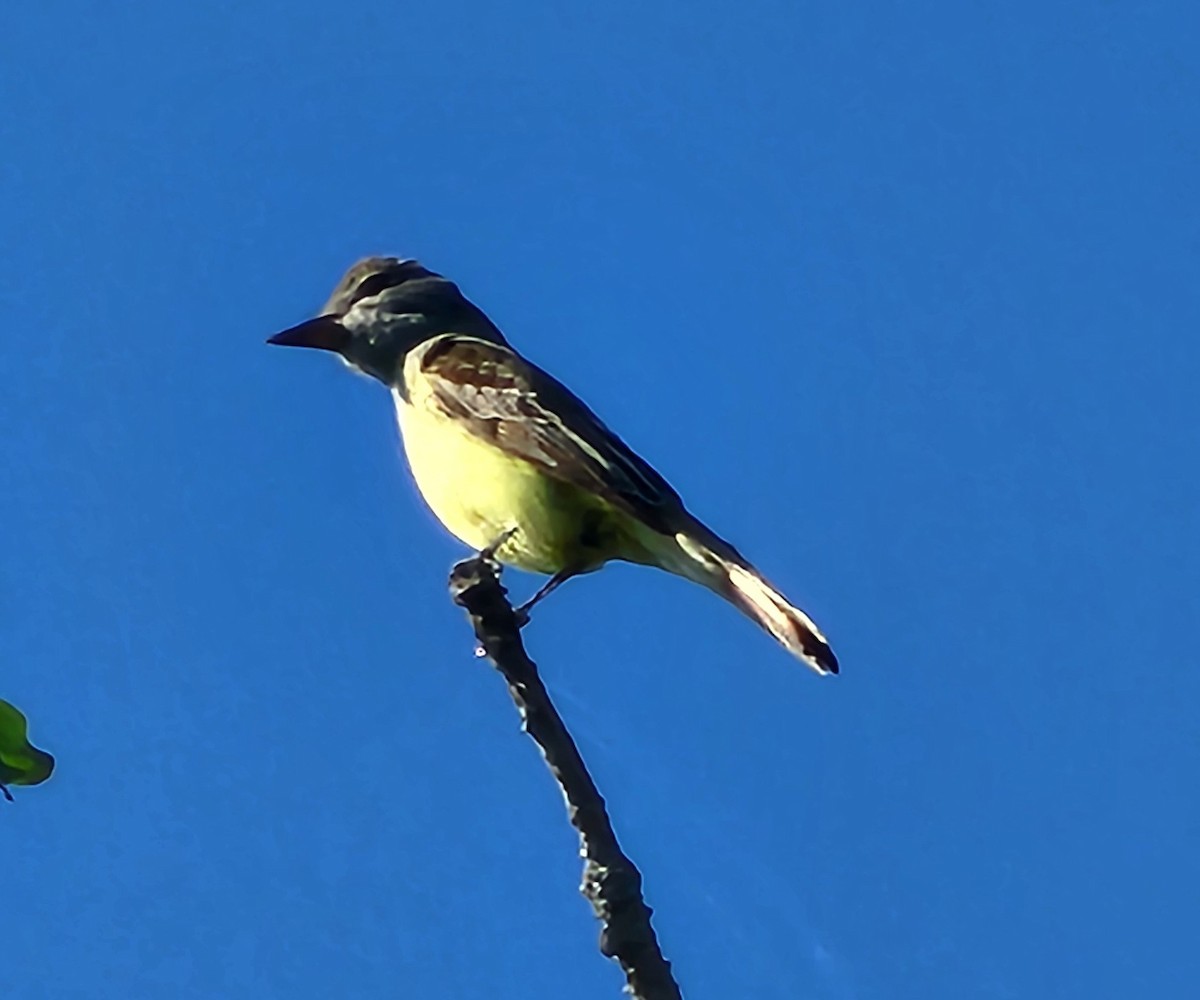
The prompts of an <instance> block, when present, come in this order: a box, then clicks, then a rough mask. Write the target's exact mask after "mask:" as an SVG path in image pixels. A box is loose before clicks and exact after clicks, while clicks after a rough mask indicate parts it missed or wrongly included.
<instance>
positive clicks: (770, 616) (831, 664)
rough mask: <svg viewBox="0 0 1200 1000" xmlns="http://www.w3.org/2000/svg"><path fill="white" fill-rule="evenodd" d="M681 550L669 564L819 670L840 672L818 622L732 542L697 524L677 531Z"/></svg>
mask: <svg viewBox="0 0 1200 1000" xmlns="http://www.w3.org/2000/svg"><path fill="white" fill-rule="evenodd" d="M675 541H676V542H677V543H678V545H679V548H680V550H681V555H682V557H683V558H681V559H680V560H679V561H678V564H677V565H672V566H670V567H669V568H670V569H672V570H674V571H675V572H676V573H679V574H680V575H681V576H686V577H687V578H688V579H690V580H694V581H695V582H697V583H702V584H704V586H706V587H708V588H709V589H710V590H712V591H714V592H715V593H717V594H720V595H721V596H722V597H724V598H725V600H727V601H729V603H730V604H732V605H733V606H734V607H736V608H737V609H738V610H739V611H741V612H742V614H744V615H745V616H746V617H747V618H749V619H750V620H751V621H754V622H757V623H758V625H759V626H761V627H762V628H764V629H766V631H768V632H770V633H771V635H773V636H774V637H775V638H776V639H777V640H778V641H779V643H780V645H782V646H783V647H784V649H786V650H787V651H788V652H789V653H791V654H792V655H793V656H795V657H796V658H797V659H799V660H802V661H803V662H804V663H806V664H808V666H810V667H812V668H813V670H815V671H816V672H817V673H819V674H836V673H837V672H838V661H837V657H836V656H834V655H833V650H832V649H830V648H829V643H828V642H826V640H825V636H823V635H822V634H821V630H820V629H819V628H817V626H816V623H815V622H814V621H813V620H812V619H811V618H809V617H808V615H806V614H805V613H804V612H803V611H801V610H800V609H799V608H797V607H796V606H795V605H793V604H791V603H789V602H788V600H787V598H786V597H784V596H783V595H782V594H781V593H780V592H779V591H778V590H776V589H775V588H774V587H773V586H771V584H770V583H768V582H767V581H766V579H764V578H763V575H762V574H761V573H759V572H758V570H756V569H755V568H754V567H753V566H751V565H750V563H748V562H747V561H746V560H745V559H744V558H743V557H742V555H741V554H740V553H739V552H738V551H737V550H736V549H735V548H734V547H733V546H732V545H730V544H729V543H728V542H725V541H723V540H722V539H720V538H718V537H717V536H716V535H715V534H713V533H712V532H711V531H709V530H708V529H707V528H704V527H703V526H702V525H699V524H698V525H697V528H696V529H695V530H691V531H686V532H683V531H681V532H679V533H678V534H676V536H675Z"/></svg>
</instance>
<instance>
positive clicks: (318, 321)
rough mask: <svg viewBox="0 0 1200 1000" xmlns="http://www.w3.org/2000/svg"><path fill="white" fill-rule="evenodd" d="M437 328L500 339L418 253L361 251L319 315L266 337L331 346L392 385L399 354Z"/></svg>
mask: <svg viewBox="0 0 1200 1000" xmlns="http://www.w3.org/2000/svg"><path fill="white" fill-rule="evenodd" d="M441 333H465V334H470V335H472V336H476V337H481V338H483V339H485V340H491V341H493V342H495V343H501V344H502V343H504V342H505V341H504V337H503V336H502V335H501V333H500V331H499V330H497V329H496V327H495V326H494V325H493V324H492V322H491V321H490V320H489V319H488V318H487V317H486V316H485V315H484V314H483V313H482V312H481V311H480V310H479V309H478V308H477V307H476V306H474V305H473V304H472V303H471V302H469V301H468V300H467V298H466V297H465V296H464V295H463V294H462V292H460V291H459V290H458V286H457V285H455V284H454V282H452V281H448V280H446V279H445V278H443V277H442V276H441V275H440V274H435V273H434V272H433V271H430V270H429V269H428V268H426V267H423V266H422V265H421V264H419V263H418V262H417V261H415V260H401V259H399V258H397V257H366V258H364V259H363V260H360V261H359V262H358V263H357V264H355V265H354V266H353V267H351V268H350V270H349V271H347V272H346V273H345V275H344V276H343V277H342V280H341V281H339V282H338V284H337V287H336V288H334V290H333V294H332V295H330V296H329V301H328V302H326V303H325V307H324V308H323V309H322V310H321V314H320V315H319V316H317V317H316V318H315V319H310V320H307V321H306V322H304V323H301V324H300V325H299V326H293V327H291V328H290V329H287V330H284V331H283V332H282V333H277V334H275V336H273V337H271V338H270V339H269V340H268V341H267V343H268V344H280V345H282V346H284V347H315V348H318V349H320V350H323V351H332V352H334V353H335V354H338V355H340V356H341V357H342V359H343V360H344V361H345V362H346V363H347V364H348V365H350V367H352V368H355V369H357V370H358V371H361V372H365V373H366V374H367V375H371V376H373V377H374V378H377V379H379V381H380V382H382V383H384V385H388V386H390V385H393V384H396V383H397V382H398V381H399V378H400V371H401V366H402V365H403V362H404V356H405V355H406V354H407V353H408V352H409V351H410V350H412V348H414V347H416V346H417V344H420V343H422V342H424V341H426V340H428V339H429V338H430V337H435V336H437V335H438V334H441Z"/></svg>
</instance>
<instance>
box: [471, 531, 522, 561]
mask: <svg viewBox="0 0 1200 1000" xmlns="http://www.w3.org/2000/svg"><path fill="white" fill-rule="evenodd" d="M518 530H519V529H518V528H517V527H516V526H515V525H514V526H513V527H511V528H509V529H508V530H507V531H506V532H504V534H502V535H501V536H500V537H499V538H497V539H496V540H495V541H494V542H492V543H491V544H490V545H485V546H484V547H483V548H482V549H480V550H479V556H478V558H479V559H480V560H482V561H483V562H486V563H492V564H493V565H497V567H498V563H497V560H496V551H497V550H498V549H499V548H500V546H501V545H503V544H504V543H505V542H507V541H508V540H509V539H510V538H512V536H513V535H515V534H516V533H517V531H518Z"/></svg>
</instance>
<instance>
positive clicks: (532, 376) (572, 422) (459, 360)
mask: <svg viewBox="0 0 1200 1000" xmlns="http://www.w3.org/2000/svg"><path fill="white" fill-rule="evenodd" d="M422 351H423V353H422V355H421V357H420V368H421V373H422V375H423V376H424V377H425V379H426V380H427V382H428V384H429V386H430V389H431V394H432V397H433V399H434V400H435V402H436V404H437V405H438V406H439V407H441V408H442V410H443V411H444V412H445V413H446V414H448V415H449V416H452V417H454V418H455V419H456V420H459V421H462V422H463V423H464V424H465V425H466V426H467V427H468V428H469V429H470V430H471V432H472V433H473V434H477V435H478V436H479V437H481V438H484V439H485V440H487V441H490V442H492V443H493V444H495V445H496V446H497V447H499V448H502V449H504V450H505V451H507V452H508V453H510V454H512V455H515V456H517V457H519V458H523V459H525V460H526V461H528V462H532V463H533V464H534V465H537V466H538V467H540V468H542V469H544V470H545V471H546V472H547V473H548V474H549V475H551V476H554V477H556V478H558V479H561V480H564V481H566V482H569V483H572V484H574V485H575V486H578V487H580V488H581V489H584V490H587V491H588V492H589V493H594V494H595V495H597V496H599V497H603V498H604V499H605V500H607V501H608V502H609V503H611V504H613V505H614V506H616V507H618V508H620V509H623V510H625V511H626V512H628V513H630V514H632V515H634V516H636V517H638V518H639V519H641V520H642V521H644V522H646V523H647V524H648V525H649V526H650V527H652V528H654V529H655V530H656V531H661V532H664V533H667V534H673V533H674V532H675V531H676V530H678V529H677V527H676V525H677V524H678V523H679V516H680V515H681V514H683V503H682V501H681V500H680V499H679V495H678V494H677V493H676V492H675V491H674V490H673V489H671V487H670V485H669V484H668V483H667V481H666V480H665V479H663V477H662V476H660V475H659V474H658V473H657V472H655V471H654V469H653V468H651V466H650V465H649V464H648V463H647V462H645V461H644V460H643V459H641V458H639V457H638V455H637V454H636V453H635V452H634V451H633V450H632V449H631V448H630V447H629V446H628V445H627V444H625V442H624V441H622V440H621V439H620V438H619V437H617V435H615V434H614V433H613V432H612V431H610V430H609V429H608V428H607V427H605V426H604V424H603V423H602V422H601V420H600V418H599V417H597V416H596V415H595V414H594V413H593V412H592V411H591V410H589V409H588V408H587V406H586V405H584V403H583V402H582V401H581V400H580V399H579V398H578V397H577V396H575V394H574V393H572V392H571V391H570V390H569V389H568V388H566V386H564V385H562V383H560V382H558V381H556V380H555V379H554V378H552V377H551V376H550V375H547V374H546V373H545V372H544V371H542V370H541V369H540V368H538V367H536V366H535V365H532V364H530V363H529V362H528V361H526V360H524V359H523V358H522V357H520V356H519V355H518V354H517V353H516V352H514V351H513V350H511V349H510V348H508V347H505V346H503V345H501V344H493V343H489V342H488V341H485V340H479V339H476V338H474V337H468V336H463V335H460V334H446V335H443V336H440V337H437V338H435V339H434V340H432V341H430V342H429V344H428V346H426V347H425V348H423V349H422Z"/></svg>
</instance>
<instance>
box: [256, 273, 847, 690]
mask: <svg viewBox="0 0 1200 1000" xmlns="http://www.w3.org/2000/svg"><path fill="white" fill-rule="evenodd" d="M267 342H268V343H269V344H276V345H281V346H287V347H307V348H316V349H319V350H323V351H329V352H332V353H334V354H337V355H339V356H340V357H341V359H342V360H343V361H344V362H345V363H346V364H347V365H349V366H350V367H351V368H352V369H355V370H357V371H358V372H361V373H363V374H365V375H368V376H370V377H372V378H374V379H376V380H377V381H379V382H381V383H383V385H384V386H386V387H387V388H388V389H389V390H390V392H391V394H392V397H393V399H394V402H395V408H396V415H397V419H398V423H399V426H400V435H401V438H402V440H403V444H404V450H405V453H406V456H407V459H408V464H409V467H410V469H411V471H412V475H413V478H414V480H415V482H416V485H417V488H418V490H419V492H420V493H421V495H422V497H423V498H424V500H425V502H426V503H427V504H428V506H429V507H430V509H431V510H432V511H433V513H434V514H435V515H436V516H437V518H438V519H439V520H440V521H441V522H442V524H443V525H444V526H445V527H446V528H447V529H448V530H449V531H450V533H451V534H453V535H454V536H455V537H457V538H458V539H459V540H460V541H462V542H463V543H465V544H466V545H468V546H470V547H471V548H473V549H475V550H477V551H479V552H481V553H484V554H486V555H487V556H490V557H493V558H494V559H495V560H496V561H497V562H499V563H501V564H504V565H511V566H515V567H517V568H518V569H522V570H526V571H530V572H533V573H540V574H545V575H547V576H548V577H549V579H548V580H547V582H546V583H545V585H543V586H542V587H541V588H540V589H539V590H538V591H537V592H536V593H535V594H534V596H533V597H532V598H531V599H530V600H529V601H528V602H527V603H526V604H524V605H522V606H521V607H520V608H519V609H517V610H518V611H519V612H520V616H521V621H522V622H527V621H528V620H529V612H530V611H531V610H532V608H533V607H534V605H536V604H538V603H539V602H540V601H541V600H543V599H544V598H545V597H546V596H547V595H549V594H550V593H551V592H552V591H554V590H555V589H556V588H557V587H558V586H560V585H561V584H562V583H564V582H565V581H567V580H569V579H570V578H572V577H574V576H578V575H580V574H583V573H589V572H592V571H594V570H598V569H600V568H601V567H602V566H604V565H605V564H606V563H608V562H611V561H613V560H622V561H626V562H631V563H637V564H641V565H645V566H654V567H658V568H659V569H663V570H666V571H668V572H670V573H674V574H676V575H678V576H681V577H684V578H685V579H687V580H690V581H692V582H694V583H698V584H701V585H702V586H704V587H706V588H708V589H709V590H711V591H713V592H714V593H716V594H717V595H719V596H720V597H722V598H724V599H725V600H726V601H728V602H729V603H730V604H732V605H733V606H734V607H735V608H737V609H738V610H739V611H741V612H742V613H743V614H744V615H746V616H747V617H748V618H750V619H751V620H752V621H754V622H755V623H756V624H757V625H759V626H760V627H761V628H763V629H764V630H766V631H767V632H768V633H769V634H770V635H772V636H774V638H775V639H776V640H778V642H779V643H780V644H781V645H782V646H783V647H784V648H785V649H786V650H787V651H788V652H790V653H791V654H793V655H794V656H795V657H796V658H798V659H799V660H801V661H802V662H803V663H805V664H807V665H808V666H809V667H811V668H812V669H813V670H815V671H816V672H817V673H819V674H836V673H837V672H838V661H837V657H835V656H834V653H833V650H832V649H831V648H830V646H829V643H828V642H827V641H826V639H825V636H824V635H822V634H821V631H820V629H818V628H817V626H816V624H815V623H814V622H813V620H812V619H811V618H810V617H809V616H808V615H807V614H805V612H803V611H802V610H800V608H798V607H796V606H795V605H793V604H792V603H791V602H789V601H788V600H787V598H786V597H784V596H783V594H781V593H780V592H779V590H778V589H776V588H775V587H774V586H773V585H772V584H771V583H769V582H768V581H767V579H766V578H765V577H764V576H763V575H762V574H761V573H760V572H759V571H758V570H757V569H755V568H754V566H753V565H752V564H751V563H750V562H749V561H748V560H747V559H746V558H745V557H744V556H743V555H742V554H741V553H740V552H738V550H737V549H735V548H734V547H733V546H732V545H731V544H730V543H729V542H727V541H725V540H724V539H723V538H721V537H720V536H719V535H717V534H716V533H715V532H713V531H712V530H711V529H709V528H708V527H706V526H705V525H704V524H703V523H702V522H701V521H700V520H699V519H698V518H696V517H695V516H694V515H693V514H691V513H690V512H689V511H688V510H687V508H686V507H685V506H684V504H683V501H682V500H681V499H680V497H679V494H678V493H676V492H675V490H674V489H672V488H671V486H670V485H669V484H668V483H667V481H666V480H665V479H664V478H663V477H662V476H661V475H660V474H659V473H658V472H657V471H655V469H654V468H653V467H652V466H651V465H650V464H649V463H648V462H646V461H645V460H644V459H643V458H641V457H640V456H639V455H638V454H637V453H636V452H635V451H633V449H632V448H630V447H629V446H628V445H627V444H625V442H624V441H622V440H621V438H619V437H618V436H617V435H616V434H614V433H613V432H612V431H611V430H609V429H608V427H607V426H606V425H605V424H604V423H603V422H602V421H601V420H600V418H599V417H597V416H596V414H595V413H593V412H592V411H591V409H589V408H588V406H587V405H586V404H585V403H584V402H583V401H582V400H580V399H579V398H578V397H577V396H576V395H575V394H574V393H572V392H571V391H570V390H569V389H567V388H566V387H565V386H564V385H563V384H562V383H561V382H559V381H558V380H557V379H555V378H554V377H553V376H551V375H549V374H548V373H546V372H545V371H543V370H542V369H540V368H538V367H537V365H535V364H533V363H532V362H531V361H529V360H527V359H526V358H524V357H523V356H522V355H521V354H519V353H518V352H517V350H516V348H514V347H513V346H512V345H511V344H510V343H509V342H508V340H507V339H506V338H505V336H504V335H503V334H502V333H501V332H500V329H499V328H498V327H497V326H496V325H495V324H494V323H493V322H492V321H491V320H490V319H489V318H488V317H487V316H486V315H485V314H484V312H483V311H482V310H481V309H480V308H479V307H478V306H476V305H475V304H474V303H473V302H471V301H470V300H469V299H468V298H467V297H466V296H465V295H463V293H462V292H461V291H460V290H459V288H458V286H457V285H456V284H455V283H454V282H452V281H450V280H448V279H447V278H445V277H443V276H442V275H441V274H438V273H436V272H434V271H431V270H429V269H428V268H426V267H425V266H424V265H423V264H421V263H420V262H418V261H417V260H414V259H412V258H400V257H366V258H363V259H362V260H360V261H358V262H357V263H355V264H354V265H353V266H351V267H350V269H349V270H348V271H347V272H346V273H345V275H344V276H343V277H342V279H341V280H340V281H339V282H338V284H337V286H336V287H335V288H334V291H333V294H332V295H331V296H330V297H329V300H328V302H326V304H325V306H324V308H323V309H322V310H321V311H320V313H319V314H318V315H317V316H316V317H315V318H313V319H310V320H307V321H305V322H303V323H300V324H299V325H298V326H293V327H290V328H289V329H286V330H284V331H282V332H281V333H277V334H275V335H274V336H272V337H271V338H269V340H268V341H267Z"/></svg>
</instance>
